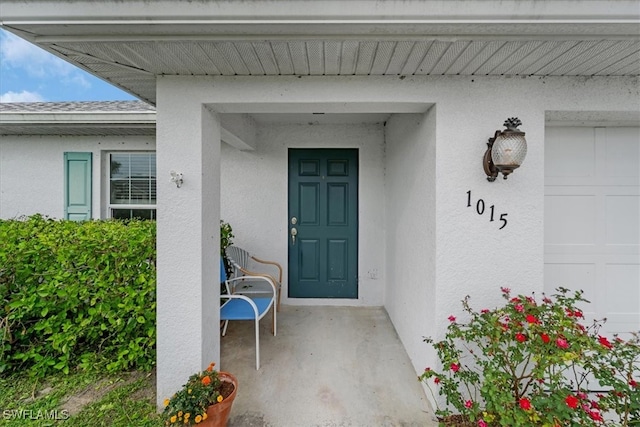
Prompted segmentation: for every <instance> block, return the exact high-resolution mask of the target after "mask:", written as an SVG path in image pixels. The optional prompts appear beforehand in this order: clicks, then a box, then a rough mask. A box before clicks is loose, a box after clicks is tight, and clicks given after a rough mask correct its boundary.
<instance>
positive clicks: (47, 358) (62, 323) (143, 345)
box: [0, 215, 156, 375]
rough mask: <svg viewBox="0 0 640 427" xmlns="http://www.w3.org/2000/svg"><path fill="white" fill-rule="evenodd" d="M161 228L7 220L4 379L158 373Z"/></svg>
mask: <svg viewBox="0 0 640 427" xmlns="http://www.w3.org/2000/svg"><path fill="white" fill-rule="evenodd" d="M155 227H156V225H155V222H153V221H128V222H126V223H125V222H120V221H111V220H109V221H87V222H72V221H61V220H52V219H47V218H44V217H42V216H40V215H35V216H32V217H29V218H23V219H20V220H0V301H1V303H2V305H1V306H0V309H1V310H0V372H16V371H20V370H29V371H31V372H32V373H36V374H39V375H46V374H47V373H48V372H51V371H55V370H59V371H62V372H65V373H66V372H69V370H70V369H72V368H74V367H80V368H84V369H93V368H94V367H95V368H98V367H99V369H101V370H105V369H106V370H108V371H118V370H123V369H130V368H140V369H148V368H150V367H152V366H153V364H154V363H155V342H156V331H155V315H156V296H155V287H156V268H155V264H156V228H155Z"/></svg>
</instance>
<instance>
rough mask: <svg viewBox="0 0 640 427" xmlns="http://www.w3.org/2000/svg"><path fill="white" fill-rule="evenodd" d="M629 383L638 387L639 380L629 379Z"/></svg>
mask: <svg viewBox="0 0 640 427" xmlns="http://www.w3.org/2000/svg"><path fill="white" fill-rule="evenodd" d="M629 385H630V386H631V387H633V388H635V387H638V382H637V381H636V380H629Z"/></svg>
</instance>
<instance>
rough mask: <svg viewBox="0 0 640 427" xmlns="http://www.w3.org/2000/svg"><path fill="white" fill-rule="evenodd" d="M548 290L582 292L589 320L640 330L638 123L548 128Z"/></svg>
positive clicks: (610, 328) (622, 330) (611, 328)
mask: <svg viewBox="0 0 640 427" xmlns="http://www.w3.org/2000/svg"><path fill="white" fill-rule="evenodd" d="M544 219H545V225H544V229H545V236H544V237H545V291H546V292H547V293H548V294H549V293H553V292H554V290H555V289H556V288H557V287H559V286H564V287H566V288H570V289H582V290H584V291H585V297H586V298H587V299H588V300H589V301H591V304H588V305H586V306H585V317H586V318H587V320H590V319H593V318H604V317H606V318H607V323H606V324H605V330H604V331H603V332H605V333H607V334H613V333H619V334H620V335H621V336H625V335H627V334H626V333H628V332H630V331H638V330H640V128H637V127H609V128H604V127H596V128H594V127H549V128H547V131H546V136H545V208H544Z"/></svg>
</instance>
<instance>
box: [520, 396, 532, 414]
mask: <svg viewBox="0 0 640 427" xmlns="http://www.w3.org/2000/svg"><path fill="white" fill-rule="evenodd" d="M520 407H521V408H522V409H524V410H525V411H528V410H529V409H531V402H530V401H529V399H527V398H526V397H523V398H522V399H520Z"/></svg>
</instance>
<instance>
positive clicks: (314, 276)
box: [288, 149, 358, 298]
mask: <svg viewBox="0 0 640 427" xmlns="http://www.w3.org/2000/svg"><path fill="white" fill-rule="evenodd" d="M293 218H295V221H292V219H293ZM292 222H295V224H293V223H292ZM292 228H295V229H296V231H297V234H296V236H295V240H294V239H293V238H292V236H291V235H289V236H288V237H289V297H291V298H357V297H358V151H357V150H353V149H311V150H307V149H290V150H289V230H288V231H289V233H291V229H292Z"/></svg>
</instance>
